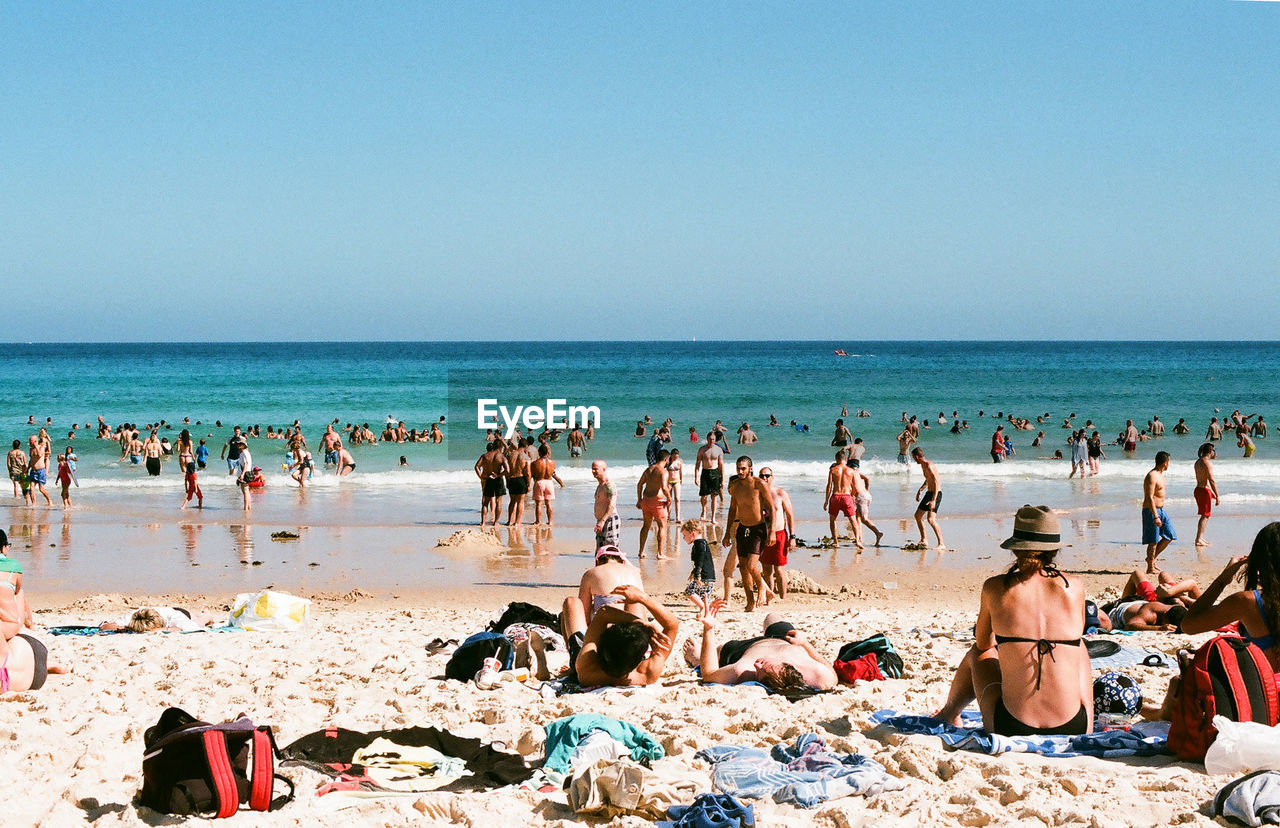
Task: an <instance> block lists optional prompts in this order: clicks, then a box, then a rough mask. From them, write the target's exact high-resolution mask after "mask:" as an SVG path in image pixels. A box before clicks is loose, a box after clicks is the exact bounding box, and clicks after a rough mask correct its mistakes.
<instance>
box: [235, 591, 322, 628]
mask: <svg viewBox="0 0 1280 828" xmlns="http://www.w3.org/2000/svg"><path fill="white" fill-rule="evenodd" d="M310 617H311V602H310V601H308V600H307V599H306V598H299V597H297V596H296V595H289V594H287V593H284V592H272V591H271V590H263V591H262V592H242V593H240V594H239V595H237V596H236V600H235V601H233V602H232V604H231V618H230V620H229V623H230V624H231V626H233V627H240V628H241V629H245V630H253V631H255V632H292V631H293V630H296V629H298V628H299V627H301V626H302V625H303V624H304V623H306V621H307V619H309V618H310Z"/></svg>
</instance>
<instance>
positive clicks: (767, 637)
mask: <svg viewBox="0 0 1280 828" xmlns="http://www.w3.org/2000/svg"><path fill="white" fill-rule="evenodd" d="M725 603H726V602H725V601H724V600H723V599H721V600H716V601H713V602H712V603H711V604H710V605H709V606H707V607H706V608H705V609H704V610H703V611H702V613H701V615H700V617H699V619H698V620H700V621H701V622H702V645H701V646H700V647H699V646H697V645H696V644H695V643H694V640H693V639H692V638H690V639H689V640H688V641H687V642H686V643H685V651H684V654H685V660H686V661H688V662H689V663H690V665H693V664H694V663H697V664H699V665H700V666H701V668H702V680H703V681H705V682H710V683H714V684H740V683H742V682H745V681H758V682H760V683H761V684H763V685H765V686H766V687H768V688H769V689H770V690H772V691H774V692H776V693H786V692H789V691H790V692H794V691H801V692H803V691H806V690H830V689H832V688H833V687H835V686H836V683H837V681H838V679H837V677H836V672H835V670H833V669H832V668H831V659H829V658H827V657H826V656H824V655H822V654H821V653H819V652H818V651H817V650H816V649H814V647H813V645H812V644H810V643H809V641H808V639H807V638H805V636H804V635H803V634H801V633H800V632H799V631H798V630H797V629H796V628H795V627H793V626H792V625H791V624H790V623H788V622H787V621H784V620H783V619H782V616H781V615H779V614H778V613H775V612H771V613H769V614H768V615H766V616H765V617H764V635H761V636H758V637H756V638H750V639H746V640H744V641H726V642H725V643H724V644H723V645H722V646H719V647H717V646H716V642H715V636H714V635H713V633H712V630H713V629H715V627H716V624H717V614H718V613H719V611H720V610H721V609H723V608H724V607H725ZM695 654H696V655H697V658H696V659H695V658H694V656H695Z"/></svg>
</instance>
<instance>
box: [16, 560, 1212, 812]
mask: <svg viewBox="0 0 1280 828" xmlns="http://www.w3.org/2000/svg"><path fill="white" fill-rule="evenodd" d="M980 579H981V576H980V574H978V573H973V574H972V575H971V576H966V577H964V578H962V579H957V580H959V581H961V582H960V583H953V584H950V585H948V586H947V588H946V589H940V588H939V587H938V586H937V585H930V584H914V585H913V584H908V583H904V584H902V586H901V587H897V586H891V587H890V588H887V589H886V588H885V586H884V584H883V583H879V582H878V583H875V584H873V585H864V586H863V587H849V588H847V589H846V590H844V591H839V589H838V585H837V586H836V591H835V594H832V595H816V596H809V595H804V596H795V597H793V598H790V599H788V601H786V602H785V603H783V604H782V605H780V607H779V608H780V609H785V610H786V611H787V613H788V615H789V617H790V618H791V619H792V620H793V621H794V622H795V623H796V624H797V625H798V626H799V627H801V628H802V629H805V630H808V631H809V632H810V634H811V638H812V639H813V640H814V642H815V643H816V644H817V646H818V647H819V648H820V649H822V650H823V651H824V652H827V653H832V654H834V651H835V649H836V648H838V646H839V645H840V644H841V643H843V642H845V641H850V640H855V639H859V638H863V637H865V636H867V635H870V634H873V633H876V632H880V631H888V632H889V633H890V637H891V638H892V640H893V641H894V643H895V645H896V646H897V648H898V649H899V652H900V653H901V654H902V656H903V658H904V660H905V662H906V666H907V674H906V676H905V677H904V678H902V679H899V680H888V681H883V682H870V683H861V684H859V685H858V686H856V687H853V688H849V687H842V688H840V689H839V690H838V691H836V692H833V693H829V694H825V695H822V696H818V697H814V698H809V699H805V700H802V701H800V702H797V703H795V704H792V703H789V702H787V701H785V700H783V699H781V698H778V697H768V696H765V695H764V694H763V693H762V691H760V690H758V689H752V688H724V687H707V686H701V685H699V684H698V683H697V681H696V680H695V679H694V677H693V675H692V674H691V672H690V671H689V669H688V668H686V667H685V666H684V664H683V663H681V662H680V659H679V655H678V654H679V644H680V642H677V647H676V653H677V655H676V656H674V657H673V659H672V660H671V662H670V663H669V664H668V668H667V670H666V673H665V674H664V676H663V681H662V685H661V687H658V688H647V689H640V690H628V691H616V692H611V693H608V694H605V695H573V696H564V697H560V698H554V699H550V700H545V699H543V698H541V697H540V696H539V695H538V694H537V693H535V692H533V691H532V690H531V689H529V688H527V687H524V686H521V685H514V684H506V685H504V686H502V687H500V688H499V689H497V690H479V689H477V688H476V687H475V686H474V685H472V684H461V683H457V682H450V681H446V680H444V679H443V678H442V675H443V671H444V665H445V661H446V660H447V658H446V656H445V655H428V654H427V652H426V650H425V647H424V645H425V644H426V642H428V641H429V640H431V639H432V638H435V637H437V636H439V637H442V638H451V637H456V638H462V637H465V636H466V635H468V634H470V633H472V632H475V631H477V630H480V629H482V628H483V627H484V625H485V624H486V623H487V622H488V621H489V620H491V619H492V618H493V617H495V616H496V614H497V612H498V611H499V610H500V609H501V607H502V605H503V604H504V603H505V600H508V599H509V598H510V595H508V596H506V598H505V599H504V598H503V597H502V596H501V595H498V594H496V593H494V592H492V591H491V592H490V593H489V600H488V602H475V603H473V604H472V606H475V605H476V604H484V606H483V608H480V609H476V608H469V607H465V608H464V607H463V606H460V605H459V604H458V603H457V602H456V601H455V600H454V599H453V598H451V597H450V596H441V595H440V593H439V592H436V593H434V594H427V595H423V596H417V597H406V596H403V595H402V596H400V597H399V598H397V599H392V598H391V597H390V596H388V595H368V594H366V593H364V592H363V591H360V590H355V591H353V592H352V593H350V594H348V595H346V596H340V595H338V594H336V593H334V594H330V595H327V596H325V595H320V596H313V597H315V598H316V603H315V606H314V607H313V610H314V618H313V620H312V621H311V622H310V625H309V627H308V628H307V629H306V630H305V631H302V632H296V633H236V634H210V633H195V634H165V633H153V634H147V635H114V636H92V637H75V636H62V637H56V638H53V637H48V636H45V641H46V642H48V643H49V644H50V648H51V652H52V654H53V655H54V656H55V657H56V658H57V659H59V660H60V661H62V662H63V663H65V664H69V665H72V666H73V667H74V669H75V673H74V675H72V676H51V677H50V679H49V682H48V684H47V685H46V686H45V688H44V689H42V690H40V691H38V692H24V693H15V694H9V695H7V696H5V697H2V698H0V722H2V723H3V724H0V773H3V774H4V777H5V779H6V780H8V783H7V784H5V785H4V786H3V791H4V792H3V793H2V794H0V813H2V814H4V818H3V824H4V825H6V826H24V825H53V826H64V825H79V824H89V823H92V824H94V825H97V826H114V825H142V824H146V825H156V824H172V823H171V822H170V821H169V820H168V819H167V818H161V817H159V816H158V815H156V814H154V813H153V812H150V811H148V810H146V809H141V810H140V809H139V808H138V807H137V806H136V805H134V804H133V799H134V796H135V795H136V793H137V791H138V789H139V787H140V784H141V775H140V774H141V758H142V752H143V749H142V739H143V732H144V730H145V729H146V728H147V727H149V726H150V725H152V724H154V723H155V721H156V719H157V717H158V716H159V714H160V713H161V711H163V710H164V709H165V708H166V707H168V706H170V705H177V706H180V707H183V708H185V709H187V710H188V711H189V712H191V713H193V714H195V715H197V716H199V717H202V718H206V719H213V720H217V721H220V720H223V719H228V718H232V717H234V716H235V715H237V714H239V713H241V712H245V713H247V714H248V715H249V716H250V717H251V718H252V719H253V720H254V721H255V722H257V723H262V724H270V725H272V726H273V727H274V728H275V730H276V734H277V738H278V740H279V742H280V743H281V744H282V745H283V744H287V743H288V742H290V741H292V740H293V739H295V738H297V737H299V736H302V735H303V734H305V733H308V732H311V731H313V730H316V729H318V728H320V727H323V726H325V725H336V726H341V727H347V728H354V729H361V730H372V729H379V728H394V727H399V726H410V725H435V726H438V727H442V728H447V729H449V730H451V731H454V732H456V733H459V734H462V735H467V736H474V737H479V738H483V739H485V740H490V741H494V742H500V743H504V744H505V745H507V746H509V748H510V749H512V750H519V752H521V753H523V754H525V755H526V756H527V757H528V758H529V759H530V760H536V759H539V758H540V757H541V754H542V744H543V739H544V736H543V730H542V726H543V725H544V724H546V723H548V722H550V721H552V720H553V719H556V718H559V717H562V716H565V715H569V714H572V713H578V712H600V713H604V714H607V715H611V716H614V717H617V718H620V719H623V720H626V721H630V722H632V723H633V724H636V725H638V726H640V727H642V728H644V729H645V730H647V731H648V732H649V733H651V734H652V735H653V736H654V737H655V738H657V739H658V740H659V741H660V742H661V743H662V744H663V745H664V746H665V747H666V749H667V753H668V756H667V758H665V759H663V760H661V763H674V764H676V765H678V766H680V767H682V768H686V769H690V770H692V771H693V772H694V773H696V774H698V775H700V777H701V778H702V779H703V780H704V790H710V786H709V774H708V771H707V768H706V766H705V765H703V763H701V762H699V761H697V760H695V759H694V758H693V755H694V753H695V752H696V751H697V750H699V749H700V748H703V747H707V746H710V745H716V744H744V745H750V746H771V745H773V744H775V743H777V742H780V741H787V740H791V739H793V738H794V737H795V736H797V735H798V734H800V733H803V732H805V731H809V730H814V731H817V732H819V733H820V734H822V735H823V736H824V737H825V738H826V739H827V740H828V743H829V744H830V745H831V747H832V748H834V749H835V750H839V751H856V752H859V753H863V754H867V755H870V756H872V757H874V758H875V759H877V760H878V761H880V762H881V763H883V764H884V765H885V766H886V767H887V768H888V769H889V771H890V773H892V774H894V775H896V776H900V777H902V778H903V779H904V780H905V781H906V782H907V785H906V787H905V788H904V789H902V790H900V791H895V792H890V793H885V794H881V795H879V796H875V797H872V798H869V799H865V800H864V799H861V798H849V799H843V800H839V801H836V802H832V803H830V804H827V805H824V806H820V807H818V808H816V809H813V810H800V809H795V808H792V807H790V806H779V805H776V804H774V803H772V802H767V801H763V802H759V801H758V802H756V803H755V807H756V813H757V818H758V823H757V824H760V825H795V826H807V825H829V826H855V825H903V826H906V825H911V826H915V825H921V824H926V825H988V824H992V825H994V824H1026V825H1045V824H1047V825H1061V824H1091V825H1117V826H1118V825H1170V824H1204V823H1209V822H1211V821H1212V820H1210V819H1209V818H1208V817H1207V816H1206V815H1205V814H1206V813H1207V812H1206V803H1208V802H1209V801H1210V800H1211V798H1212V796H1213V794H1214V793H1215V792H1216V791H1217V790H1218V789H1219V788H1220V787H1221V786H1222V785H1223V784H1225V783H1226V782H1227V781H1228V779H1227V778H1221V777H1219V778H1215V777H1210V776H1206V775H1205V773H1204V770H1203V768H1202V767H1200V766H1194V765H1187V764H1182V763H1177V762H1174V761H1172V759H1171V757H1157V758H1147V759H1119V760H1108V761H1103V760H1097V759H1088V758H1077V759H1044V758H1039V757H1035V756H1025V755H1004V756H1001V757H986V756H979V755H975V754H971V753H956V752H948V751H946V750H944V749H943V747H942V744H941V742H939V741H938V740H937V739H934V738H928V737H901V736H897V735H883V734H880V733H876V732H874V731H872V732H868V731H871V728H870V726H869V724H868V717H869V715H870V714H871V713H872V712H874V711H876V710H879V709H882V708H893V709H896V710H899V711H901V712H914V713H928V712H931V711H933V710H935V709H937V708H938V706H939V705H940V704H941V702H942V700H943V698H944V696H945V694H946V691H947V687H948V684H949V682H950V678H951V673H952V669H953V666H954V665H955V664H956V663H957V662H958V661H959V659H960V657H961V655H962V653H963V652H964V650H965V648H966V646H967V645H966V644H965V643H963V642H962V641H956V640H953V639H951V638H948V637H945V636H941V637H935V636H933V635H931V634H930V633H927V632H922V631H919V629H920V628H927V629H929V630H932V631H933V632H958V633H960V634H963V633H964V631H966V630H968V629H969V628H970V627H971V625H972V624H973V620H974V617H975V615H976V609H977V588H978V586H979V584H980ZM1119 580H1120V579H1118V578H1117V577H1115V576H1111V575H1108V576H1105V577H1102V576H1097V577H1090V578H1088V581H1089V586H1090V592H1091V593H1097V592H1100V591H1101V590H1102V588H1103V587H1105V586H1107V585H1110V584H1113V583H1115V582H1118V581H1119ZM561 595H562V591H558V590H543V591H541V592H536V593H534V594H529V593H528V592H526V593H524V594H521V595H520V596H519V597H520V598H521V599H524V600H533V601H534V602H535V603H540V604H541V605H543V606H545V607H547V608H550V609H554V608H555V607H556V605H557V603H558V599H559V598H560V596H561ZM230 597H231V596H220V597H208V596H206V597H201V596H175V595H167V596H152V597H151V598H150V599H146V600H143V599H138V598H134V599H133V600H132V601H130V600H129V599H126V598H125V597H123V596H119V595H102V596H91V597H85V598H82V599H80V600H78V601H75V602H73V603H70V604H64V605H63V606H59V607H46V608H40V609H39V611H38V613H37V622H38V624H40V625H54V624H64V623H80V622H96V621H98V620H101V619H103V618H106V617H108V616H110V615H111V614H113V613H118V612H119V611H121V609H122V608H124V607H126V606H129V605H130V603H133V604H139V603H173V604H178V605H182V606H186V607H190V608H195V609H208V610H215V611H218V610H222V609H223V608H224V607H225V606H226V602H228V601H229V600H230ZM38 599H39V595H38V593H37V594H36V595H35V596H34V600H35V602H36V603H37V605H38V604H39V600H38ZM668 600H669V602H670V603H671V604H672V605H673V606H679V607H681V609H680V611H679V612H680V615H681V617H682V619H685V620H686V623H685V624H684V625H683V627H682V630H681V639H683V638H685V637H686V636H690V635H695V634H697V633H698V629H699V627H698V625H697V623H696V622H694V621H693V611H692V608H690V607H689V606H688V605H687V604H685V603H681V602H680V600H679V599H678V597H677V596H674V595H672V596H670V597H669V598H668ZM737 606H741V603H740V602H738V603H737ZM759 624H760V617H759V616H758V615H755V616H750V615H747V614H745V613H743V612H740V611H733V612H729V613H728V614H727V617H726V618H725V623H724V625H723V631H722V633H721V635H722V636H724V637H725V638H729V637H746V636H748V635H752V634H756V631H757V630H758V626H759ZM1186 641H1187V639H1185V638H1182V637H1175V636H1164V635H1155V634H1149V635H1144V636H1143V640H1142V644H1143V645H1145V646H1151V647H1154V648H1156V649H1160V650H1163V651H1164V652H1169V653H1172V652H1174V651H1175V650H1176V648H1177V647H1178V646H1180V645H1183V646H1185V644H1186ZM1128 672H1129V673H1130V674H1131V675H1133V676H1134V677H1136V678H1137V679H1138V680H1139V682H1140V683H1141V685H1142V688H1143V690H1144V692H1145V693H1146V694H1147V695H1148V696H1152V695H1155V696H1157V697H1159V696H1161V695H1163V692H1164V689H1165V685H1166V683H1167V680H1168V678H1169V676H1170V675H1171V671H1169V670H1158V669H1154V668H1133V669H1131V670H1129V671H1128ZM285 772H286V773H287V774H288V775H289V776H291V777H292V778H293V779H294V781H295V782H296V784H297V788H298V797H297V799H296V800H295V801H294V802H292V803H290V804H289V805H287V806H285V807H284V808H283V809H282V810H280V811H278V812H274V813H271V814H267V815H261V814H253V815H247V814H242V815H240V816H239V817H238V819H239V820H240V822H241V823H242V824H252V825H267V826H271V825H311V824H316V823H320V824H360V825H402V824H434V823H437V822H441V821H442V822H446V823H447V822H450V821H452V822H454V823H456V824H466V825H475V826H489V825H542V824H547V825H595V824H602V822H603V823H604V824H613V825H641V824H646V823H645V822H644V820H642V819H639V818H636V817H623V818H619V819H616V820H614V821H612V822H609V821H607V820H606V821H601V820H592V819H583V818H580V817H577V816H576V815H575V814H573V813H572V812H571V811H570V810H569V809H568V807H567V805H566V801H565V796H564V794H563V793H554V794H541V793H537V792H535V791H530V790H504V791H502V792H499V793H496V794H494V793H477V794H457V795H454V794H438V793H437V794H430V795H427V796H426V797H425V798H424V799H423V800H421V801H420V802H419V801H417V800H415V799H413V798H409V799H391V800H379V801H368V802H362V803H361V804H359V805H357V806H356V807H354V808H352V809H349V810H344V811H339V812H336V813H335V812H333V811H331V810H330V809H328V808H326V807H325V805H324V803H323V800H322V799H321V798H319V797H316V796H315V795H314V791H315V789H316V788H317V787H318V786H319V785H320V784H321V783H322V782H323V781H324V780H323V778H322V777H321V776H320V775H319V774H316V773H314V772H311V771H306V770H301V769H296V768H290V769H286V771H285ZM415 802H417V804H416V806H415ZM428 805H430V808H434V809H436V810H430V808H429V809H428V810H429V811H430V812H431V813H436V814H440V813H444V814H448V815H450V816H449V817H447V818H444V819H443V820H441V819H438V818H435V817H430V816H426V815H424V814H423V813H422V812H421V809H423V808H427V807H428Z"/></svg>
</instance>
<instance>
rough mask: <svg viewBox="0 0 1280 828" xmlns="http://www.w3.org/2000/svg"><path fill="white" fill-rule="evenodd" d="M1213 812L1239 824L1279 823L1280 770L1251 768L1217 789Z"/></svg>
mask: <svg viewBox="0 0 1280 828" xmlns="http://www.w3.org/2000/svg"><path fill="white" fill-rule="evenodd" d="M1213 815H1214V816H1216V817H1226V818H1227V819H1228V820H1230V821H1232V822H1234V823H1237V824H1240V825H1280V773H1277V772H1276V771H1273V770H1260V771H1254V772H1253V773H1251V774H1249V775H1248V776H1242V777H1240V778H1239V779H1237V780H1235V781H1234V782H1232V783H1230V784H1229V785H1227V786H1226V787H1225V788H1223V789H1222V790H1220V791H1218V795H1217V796H1215V797H1214V798H1213Z"/></svg>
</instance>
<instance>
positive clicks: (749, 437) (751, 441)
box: [738, 423, 760, 446]
mask: <svg viewBox="0 0 1280 828" xmlns="http://www.w3.org/2000/svg"><path fill="white" fill-rule="evenodd" d="M759 439H760V438H759V437H757V436H756V433H755V432H754V431H752V430H751V425H750V423H743V424H742V428H740V429H739V430H738V445H740V446H754V445H755V444H756V440H759Z"/></svg>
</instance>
